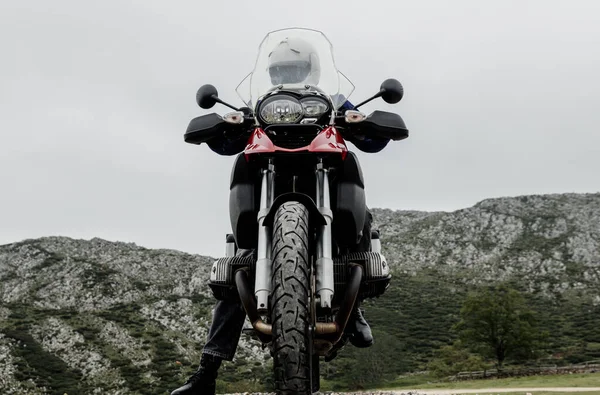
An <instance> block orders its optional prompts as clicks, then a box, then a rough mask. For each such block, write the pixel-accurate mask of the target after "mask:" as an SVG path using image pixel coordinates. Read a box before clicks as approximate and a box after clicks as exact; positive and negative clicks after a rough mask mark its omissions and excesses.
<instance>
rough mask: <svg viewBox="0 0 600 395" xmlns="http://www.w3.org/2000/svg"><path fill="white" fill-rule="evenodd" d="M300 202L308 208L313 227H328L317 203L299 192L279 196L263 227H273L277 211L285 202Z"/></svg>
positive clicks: (270, 209)
mask: <svg viewBox="0 0 600 395" xmlns="http://www.w3.org/2000/svg"><path fill="white" fill-rule="evenodd" d="M292 201H294V202H300V203H302V204H303V205H304V207H306V209H307V210H308V214H309V217H310V221H311V224H312V226H315V225H326V224H327V222H326V221H325V217H323V214H321V212H320V211H319V209H318V208H317V205H316V204H315V201H314V200H313V199H312V198H311V197H310V196H308V195H305V194H304V193H298V192H288V193H284V194H281V195H279V196H277V198H276V199H275V200H274V201H273V204H272V205H271V207H270V208H269V212H268V213H267V216H266V217H265V220H264V221H263V226H271V227H272V226H273V221H274V220H275V213H276V212H277V209H278V208H279V207H280V206H281V205H282V204H283V203H285V202H292Z"/></svg>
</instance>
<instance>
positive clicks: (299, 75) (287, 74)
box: [269, 62, 311, 85]
mask: <svg viewBox="0 0 600 395" xmlns="http://www.w3.org/2000/svg"><path fill="white" fill-rule="evenodd" d="M310 70H311V68H310V63H309V62H294V63H288V64H282V63H278V64H273V65H271V67H269V75H270V76H271V83H272V84H273V85H282V84H300V83H302V82H304V81H306V78H307V77H308V75H309V74H310Z"/></svg>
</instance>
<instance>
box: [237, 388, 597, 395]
mask: <svg viewBox="0 0 600 395" xmlns="http://www.w3.org/2000/svg"><path fill="white" fill-rule="evenodd" d="M591 391H600V388H596V387H594V388H583V387H554V388H483V389H452V390H447V389H431V390H421V391H419V392H417V391H406V392H402V391H371V392H318V393H317V394H315V395H436V394H437V395H454V394H494V393H496V394H500V393H503V392H521V393H523V395H535V393H536V392H591ZM226 395H276V394H275V393H274V392H271V393H259V392H243V393H238V394H226Z"/></svg>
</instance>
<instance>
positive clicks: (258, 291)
mask: <svg viewBox="0 0 600 395" xmlns="http://www.w3.org/2000/svg"><path fill="white" fill-rule="evenodd" d="M315 173H316V181H317V184H316V195H317V196H316V198H317V199H316V200H317V201H316V203H317V208H318V209H319V211H320V213H321V214H322V215H323V217H324V218H325V225H321V226H320V228H319V232H318V233H317V240H316V259H317V261H316V283H317V284H316V292H317V295H318V298H319V301H320V306H321V307H322V308H327V309H330V308H331V302H332V300H333V291H334V278H333V254H332V236H331V223H332V221H333V213H332V211H331V197H330V194H329V176H328V170H327V169H326V168H325V167H324V166H323V163H322V162H319V163H318V164H317V167H316V171H315ZM274 193H275V167H274V166H273V164H272V163H269V165H268V167H267V168H266V169H265V170H263V172H262V184H261V191H260V210H259V212H258V218H257V219H258V250H257V260H256V277H255V281H254V290H255V291H254V294H255V296H256V303H257V309H258V313H259V314H265V313H266V312H267V310H268V305H269V304H268V301H269V295H270V294H271V290H272V284H271V276H272V269H273V260H272V256H271V248H272V244H271V238H272V234H271V227H267V226H264V220H265V217H266V216H267V214H268V213H269V210H270V209H271V206H272V205H273V199H274Z"/></svg>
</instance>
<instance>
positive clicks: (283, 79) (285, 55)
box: [269, 37, 321, 85]
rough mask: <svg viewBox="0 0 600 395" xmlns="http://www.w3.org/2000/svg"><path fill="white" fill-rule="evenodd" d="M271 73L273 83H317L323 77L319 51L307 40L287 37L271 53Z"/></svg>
mask: <svg viewBox="0 0 600 395" xmlns="http://www.w3.org/2000/svg"><path fill="white" fill-rule="evenodd" d="M269 75H270V76H271V83H272V84H273V85H282V84H306V85H317V84H318V83H319V78H320V77H321V66H320V63H319V56H318V55H317V51H316V50H315V48H314V47H313V46H312V45H311V44H310V43H309V42H307V41H306V40H303V39H301V38H297V37H290V38H286V39H285V40H283V41H282V42H280V43H279V44H277V46H276V47H275V49H273V51H272V52H271V53H270V54H269Z"/></svg>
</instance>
